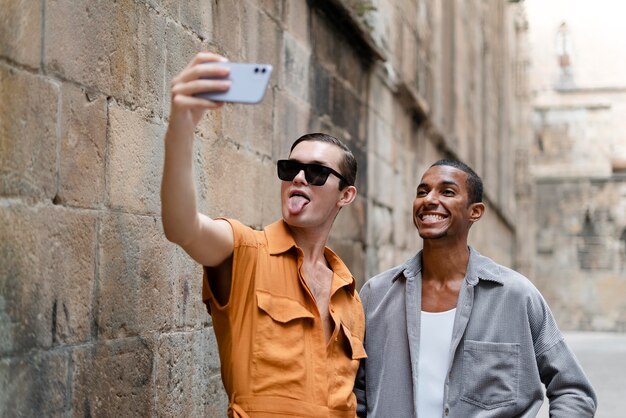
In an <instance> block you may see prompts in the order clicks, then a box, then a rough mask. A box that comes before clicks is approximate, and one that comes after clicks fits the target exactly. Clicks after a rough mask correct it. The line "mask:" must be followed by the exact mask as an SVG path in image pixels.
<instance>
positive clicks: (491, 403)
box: [355, 248, 597, 418]
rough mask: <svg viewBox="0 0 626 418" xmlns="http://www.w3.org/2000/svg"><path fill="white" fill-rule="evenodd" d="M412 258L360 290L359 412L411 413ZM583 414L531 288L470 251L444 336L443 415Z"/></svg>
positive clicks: (415, 301) (582, 396)
mask: <svg viewBox="0 0 626 418" xmlns="http://www.w3.org/2000/svg"><path fill="white" fill-rule="evenodd" d="M421 259H422V257H421V253H418V254H417V255H416V256H415V257H413V258H412V259H410V260H409V261H407V262H406V263H404V264H402V265H400V266H398V267H396V268H393V269H391V270H388V271H386V272H384V273H381V274H379V275H378V276H376V277H374V278H372V279H370V280H369V281H368V282H367V283H365V285H364V286H363V289H362V290H361V300H362V301H363V308H364V309H365V349H366V351H367V354H368V358H367V359H364V360H362V361H361V367H360V369H359V374H358V376H357V381H356V384H355V393H356V396H357V400H358V403H359V405H358V413H359V416H365V415H366V414H367V416H368V417H381V418H383V417H384V418H395V417H398V418H400V417H402V418H405V417H417V393H418V392H417V373H418V369H417V364H418V358H419V346H420V341H419V336H420V312H421V296H422V285H421V283H422V280H421ZM542 382H543V385H545V387H546V390H547V396H548V398H549V400H550V416H551V417H563V418H565V417H567V418H573V417H576V418H580V417H592V416H593V415H594V413H595V410H596V402H597V401H596V395H595V393H594V391H593V388H592V387H591V384H590V383H589V381H588V380H587V377H586V376H585V374H584V372H583V370H582V369H581V367H580V365H579V364H578V362H577V360H576V358H575V357H574V354H573V353H572V352H571V351H570V349H569V347H568V346H567V344H566V343H565V341H564V340H563V336H562V335H561V332H560V331H559V329H558V327H557V325H556V322H555V320H554V317H553V316H552V313H551V312H550V309H549V308H548V305H547V304H546V302H545V300H544V299H543V297H542V296H541V294H540V293H539V291H538V290H537V289H536V288H535V287H534V286H533V285H532V283H531V282H530V281H529V280H528V279H527V278H525V277H524V276H522V275H520V274H519V273H517V272H515V271H513V270H510V269H508V268H506V267H503V266H501V265H498V264H496V263H495V262H493V261H492V260H491V259H489V258H487V257H484V256H481V255H480V254H479V253H478V252H476V250H474V249H472V248H470V258H469V264H468V266H467V273H466V276H465V280H464V284H463V285H462V288H461V291H460V294H459V300H458V302H457V311H456V316H455V319H454V328H453V331H452V346H451V348H450V360H449V366H448V375H447V377H446V381H445V387H444V404H443V405H442V417H444V418H447V417H454V418H469V417H479V418H492V417H502V418H504V417H506V418H512V417H525V418H526V417H528V418H529V417H535V416H536V415H537V412H538V411H539V408H540V407H541V404H542V402H543V389H542Z"/></svg>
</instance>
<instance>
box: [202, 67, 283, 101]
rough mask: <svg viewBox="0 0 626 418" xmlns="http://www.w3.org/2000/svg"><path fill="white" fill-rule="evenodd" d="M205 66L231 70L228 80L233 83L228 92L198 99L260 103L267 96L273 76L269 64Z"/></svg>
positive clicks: (209, 94)
mask: <svg viewBox="0 0 626 418" xmlns="http://www.w3.org/2000/svg"><path fill="white" fill-rule="evenodd" d="M204 65H219V66H220V67H228V68H230V75H229V76H228V77H227V78H226V80H231V81H232V83H231V85H230V88H229V89H228V90H227V91H225V92H219V93H201V94H197V96H198V97H202V98H204V99H209V100H214V101H217V102H235V103H248V104H254V103H259V102H260V101H261V100H262V99H263V96H264V95H265V91H266V90H267V85H268V83H269V81H270V75H271V74H272V66H271V65H269V64H253V63H237V62H219V63H213V62H210V63H206V64H204Z"/></svg>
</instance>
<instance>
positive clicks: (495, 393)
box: [461, 340, 520, 409]
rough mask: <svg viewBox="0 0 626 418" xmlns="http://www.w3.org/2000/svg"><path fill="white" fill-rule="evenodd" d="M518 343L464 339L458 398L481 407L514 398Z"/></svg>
mask: <svg viewBox="0 0 626 418" xmlns="http://www.w3.org/2000/svg"><path fill="white" fill-rule="evenodd" d="M519 350H520V345H519V344H513V343H492V342H483V341H472V340H466V341H465V345H464V349H463V384H462V387H463V389H462V391H461V394H462V396H461V399H462V400H463V401H465V402H469V403H471V404H474V405H476V406H479V407H481V408H483V409H495V408H499V407H502V406H506V405H511V404H513V403H515V402H516V401H517V396H518V395H517V394H518V387H519V368H520V364H519Z"/></svg>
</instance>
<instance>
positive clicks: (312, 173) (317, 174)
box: [276, 160, 350, 186]
mask: <svg viewBox="0 0 626 418" xmlns="http://www.w3.org/2000/svg"><path fill="white" fill-rule="evenodd" d="M276 166H277V168H278V178H279V179H281V180H282V181H292V180H293V179H294V178H295V177H296V176H297V175H298V173H299V172H300V171H304V177H305V178H306V181H307V182H308V183H309V184H311V185H313V186H323V185H324V183H326V180H327V179H328V176H330V175H331V174H334V175H335V176H337V177H338V178H339V180H342V181H343V182H344V183H346V184H350V183H348V181H347V180H346V179H345V178H344V177H343V176H342V175H341V174H339V173H338V172H336V171H335V170H333V169H332V168H330V167H326V166H325V165H321V164H305V163H301V162H300V161H296V160H278V161H277V162H276Z"/></svg>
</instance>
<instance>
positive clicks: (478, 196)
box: [431, 159, 483, 205]
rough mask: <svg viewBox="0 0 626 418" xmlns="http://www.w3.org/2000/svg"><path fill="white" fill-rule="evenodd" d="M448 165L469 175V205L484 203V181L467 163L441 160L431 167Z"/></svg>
mask: <svg viewBox="0 0 626 418" xmlns="http://www.w3.org/2000/svg"><path fill="white" fill-rule="evenodd" d="M439 165H446V166H449V167H454V168H456V169H458V170H461V171H464V172H465V173H466V174H467V196H468V200H469V204H470V205H471V204H472V203H479V202H482V201H483V181H482V179H481V178H480V177H479V176H478V174H476V172H475V171H474V170H472V169H471V168H470V166H468V165H467V164H465V163H462V162H461V161H457V160H445V159H444V160H439V161H437V162H436V163H434V164H433V165H431V167H435V166H439Z"/></svg>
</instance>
